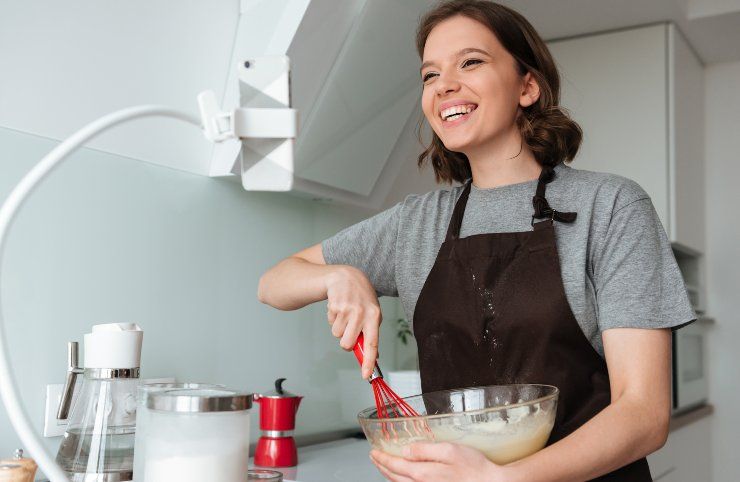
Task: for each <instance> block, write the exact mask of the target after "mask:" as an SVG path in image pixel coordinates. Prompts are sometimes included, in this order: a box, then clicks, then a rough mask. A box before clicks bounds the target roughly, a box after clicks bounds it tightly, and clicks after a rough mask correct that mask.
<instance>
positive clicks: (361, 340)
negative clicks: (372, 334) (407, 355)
mask: <svg viewBox="0 0 740 482" xmlns="http://www.w3.org/2000/svg"><path fill="white" fill-rule="evenodd" d="M353 351H354V352H355V358H357V361H358V363H359V364H360V366H362V362H363V361H365V337H364V336H363V334H362V333H360V336H358V337H357V342H356V343H355V347H354V349H353ZM376 378H383V372H381V371H380V367H379V366H378V363H377V362H376V363H375V368H374V369H373V373H372V375H370V378H369V379H368V381H369V382H370V383H372V381H373V380H375V379H376Z"/></svg>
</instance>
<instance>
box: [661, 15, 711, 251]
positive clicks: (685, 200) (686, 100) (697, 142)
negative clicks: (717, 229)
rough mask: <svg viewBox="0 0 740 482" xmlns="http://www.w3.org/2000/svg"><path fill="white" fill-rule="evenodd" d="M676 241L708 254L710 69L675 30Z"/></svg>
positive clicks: (671, 110) (672, 164)
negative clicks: (706, 88) (706, 128)
mask: <svg viewBox="0 0 740 482" xmlns="http://www.w3.org/2000/svg"><path fill="white" fill-rule="evenodd" d="M668 33H669V41H668V45H669V52H670V55H669V76H668V79H669V81H670V89H669V91H670V92H671V95H670V104H669V107H668V110H669V116H668V119H669V122H670V123H671V126H670V129H669V134H670V139H671V141H670V142H669V143H668V145H669V147H671V148H672V151H671V152H670V156H669V159H670V167H671V168H670V175H671V178H672V179H671V181H670V185H671V186H672V187H673V189H671V198H672V199H671V206H673V209H672V210H671V222H670V225H671V229H670V231H669V232H668V236H669V237H670V239H671V241H673V242H677V243H679V244H681V245H683V246H686V247H689V248H692V249H694V250H697V251H699V252H702V253H703V252H704V249H705V243H704V233H705V223H704V219H705V214H704V67H703V66H702V64H701V62H700V61H699V59H698V58H697V57H696V55H695V54H694V52H693V50H692V49H691V47H690V46H689V44H688V42H687V41H686V39H685V38H684V36H683V35H682V34H681V32H680V31H679V30H678V29H677V28H676V27H675V26H674V25H672V24H671V25H670V26H669V29H668Z"/></svg>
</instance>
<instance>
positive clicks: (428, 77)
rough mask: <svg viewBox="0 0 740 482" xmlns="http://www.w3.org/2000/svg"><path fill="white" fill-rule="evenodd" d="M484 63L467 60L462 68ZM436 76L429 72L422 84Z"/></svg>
mask: <svg viewBox="0 0 740 482" xmlns="http://www.w3.org/2000/svg"><path fill="white" fill-rule="evenodd" d="M481 63H483V61H482V60H480V59H467V60H466V61H465V62H463V64H462V66H463V67H467V66H468V65H475V64H481ZM435 75H436V74H435V73H434V72H429V73H428V74H426V75H425V76H424V77H422V82H426V81H427V80H429V79H431V78H432V77H434V76H435Z"/></svg>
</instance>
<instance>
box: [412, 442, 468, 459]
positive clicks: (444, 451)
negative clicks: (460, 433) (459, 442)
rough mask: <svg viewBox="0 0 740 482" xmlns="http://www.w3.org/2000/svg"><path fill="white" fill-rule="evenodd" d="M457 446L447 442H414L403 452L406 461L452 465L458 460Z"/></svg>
mask: <svg viewBox="0 0 740 482" xmlns="http://www.w3.org/2000/svg"><path fill="white" fill-rule="evenodd" d="M457 448H458V447H457V446H456V445H454V444H451V443H448V442H416V443H413V444H411V445H409V446H408V447H406V451H404V454H403V456H404V457H405V458H406V459H408V460H415V461H428V462H442V463H452V462H454V461H455V460H457V459H458V458H459V455H458V454H457Z"/></svg>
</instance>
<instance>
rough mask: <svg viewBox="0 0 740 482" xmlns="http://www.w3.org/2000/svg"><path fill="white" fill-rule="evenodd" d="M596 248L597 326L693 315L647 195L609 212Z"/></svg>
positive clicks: (669, 323)
mask: <svg viewBox="0 0 740 482" xmlns="http://www.w3.org/2000/svg"><path fill="white" fill-rule="evenodd" d="M596 244H597V245H596V246H595V249H594V255H593V259H592V263H593V264H592V266H593V277H594V285H595V291H596V303H597V307H598V324H599V329H600V330H601V331H604V330H608V329H610V328H671V329H672V330H676V329H678V328H680V327H682V326H685V325H687V324H689V323H690V322H692V321H694V320H695V319H696V314H695V313H694V310H693V308H692V307H691V303H690V302H689V298H688V294H687V292H686V287H685V285H684V281H683V278H682V276H681V271H680V270H679V268H678V264H677V263H676V258H675V257H674V255H673V251H672V249H671V244H670V242H669V241H668V236H667V235H666V232H665V229H664V228H663V225H662V224H661V222H660V219H659V218H658V214H657V213H656V212H655V208H654V207H653V203H652V201H651V200H650V198H649V197H647V195H645V196H642V197H639V198H638V199H636V200H633V201H630V202H628V203H627V204H626V205H624V206H621V207H620V208H618V209H615V211H614V212H613V213H612V217H611V220H610V222H609V226H608V228H607V230H606V233H605V236H604V237H603V239H601V240H599V242H598V243H596Z"/></svg>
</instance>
